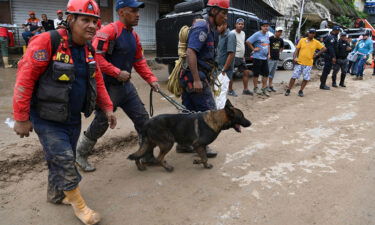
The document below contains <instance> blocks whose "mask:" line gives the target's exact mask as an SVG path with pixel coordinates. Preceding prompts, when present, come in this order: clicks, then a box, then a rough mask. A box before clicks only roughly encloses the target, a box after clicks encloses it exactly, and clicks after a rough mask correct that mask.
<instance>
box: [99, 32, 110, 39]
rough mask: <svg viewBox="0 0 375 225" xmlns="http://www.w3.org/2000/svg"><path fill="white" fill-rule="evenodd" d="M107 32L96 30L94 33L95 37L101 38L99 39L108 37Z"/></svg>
mask: <svg viewBox="0 0 375 225" xmlns="http://www.w3.org/2000/svg"><path fill="white" fill-rule="evenodd" d="M108 36H109V35H108V34H107V33H104V32H98V33H97V34H96V37H97V38H101V39H107V38H108Z"/></svg>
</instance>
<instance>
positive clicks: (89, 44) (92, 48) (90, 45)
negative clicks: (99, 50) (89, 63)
mask: <svg viewBox="0 0 375 225" xmlns="http://www.w3.org/2000/svg"><path fill="white" fill-rule="evenodd" d="M87 47H88V49H89V51H90V52H91V54H92V56H94V55H95V48H94V46H92V44H91V42H90V41H87Z"/></svg>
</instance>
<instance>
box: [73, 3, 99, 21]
mask: <svg viewBox="0 0 375 225" xmlns="http://www.w3.org/2000/svg"><path fill="white" fill-rule="evenodd" d="M66 14H75V15H86V16H93V17H97V18H100V9H99V6H98V4H97V3H96V2H95V1H94V0H69V2H68V5H67V7H66Z"/></svg>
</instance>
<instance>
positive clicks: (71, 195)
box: [64, 187, 100, 225]
mask: <svg viewBox="0 0 375 225" xmlns="http://www.w3.org/2000/svg"><path fill="white" fill-rule="evenodd" d="M64 194H65V196H66V200H67V202H69V203H70V204H71V206H72V207H73V210H74V214H75V215H76V216H77V217H78V219H79V220H81V221H82V223H84V224H86V225H94V224H97V223H99V222H100V215H99V213H97V212H95V211H94V210H92V209H90V208H89V207H87V205H86V202H85V200H83V198H82V196H81V192H80V191H79V187H77V188H76V189H73V190H71V191H64Z"/></svg>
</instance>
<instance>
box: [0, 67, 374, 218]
mask: <svg viewBox="0 0 375 225" xmlns="http://www.w3.org/2000/svg"><path fill="white" fill-rule="evenodd" d="M4 71H5V70H1V71H0V73H1V74H3V72H4ZM7 71H9V70H7ZM366 72H367V76H366V77H365V80H363V81H354V80H352V79H351V78H350V77H349V78H348V79H347V86H348V87H347V88H339V89H334V90H332V91H328V92H327V91H321V90H319V89H318V85H319V84H318V82H316V81H314V82H312V83H310V84H309V85H308V87H307V89H306V91H305V95H306V96H305V97H304V98H300V97H297V95H296V93H297V90H298V89H294V90H293V91H292V95H291V96H289V97H285V96H284V95H283V88H284V85H283V84H278V85H277V87H278V89H279V91H278V92H277V93H276V94H272V97H271V98H263V97H258V96H255V97H248V96H240V97H238V98H230V99H231V100H232V103H233V104H234V105H235V106H236V107H238V108H240V109H242V110H243V111H244V113H245V115H246V117H247V118H249V119H250V120H251V121H252V123H253V125H252V126H251V127H250V128H248V129H243V130H242V133H241V134H239V133H236V132H235V131H234V130H229V131H225V132H223V133H222V134H221V135H220V136H219V138H218V139H217V140H216V141H215V142H214V143H213V144H212V148H214V149H215V150H216V151H218V152H219V155H218V157H217V158H216V159H210V163H212V164H213V165H214V168H213V169H211V170H207V169H203V168H202V167H201V166H198V165H193V163H192V162H193V158H194V155H190V154H177V153H175V152H174V151H171V152H170V153H169V154H168V155H167V157H166V159H167V160H168V162H169V163H170V164H171V165H173V166H174V167H175V170H174V172H173V173H168V172H166V171H165V170H164V169H162V168H158V167H151V168H148V170H147V171H144V172H139V171H138V170H137V169H136V167H135V165H134V163H133V162H131V161H129V160H127V159H126V157H127V156H128V155H129V154H130V153H132V152H134V151H136V150H137V142H136V136H135V134H134V128H133V127H132V124H131V122H130V121H129V119H128V118H126V116H124V114H123V113H122V112H117V113H116V114H117V115H118V117H119V126H118V127H117V128H116V129H115V130H111V131H109V132H107V133H106V135H105V136H104V137H103V138H102V139H101V140H100V142H99V144H98V146H97V148H96V149H95V153H94V155H93V156H91V158H90V160H91V161H93V162H94V163H95V164H96V166H97V168H98V170H97V171H96V172H94V173H89V174H88V173H87V174H86V173H85V174H83V181H82V183H81V190H82V192H83V195H84V197H85V198H86V201H87V203H88V204H89V206H90V207H92V208H93V209H96V210H97V211H99V212H100V213H101V214H102V217H103V221H102V222H101V224H111V225H117V224H118V225H120V224H131V225H133V224H134V225H154V224H155V225H161V224H163V225H172V224H173V225H174V224H176V225H177V224H178V225H184V224H187V225H188V224H189V225H190V224H196V225H201V224H202V225H203V224H208V225H211V224H212V225H220V224H233V225H236V224H262V225H281V224H282V225H283V224H288V225H304V224H309V225H310V224H319V225H338V224H340V225H365V224H369V225H372V224H375V203H374V202H375V197H374V195H373V193H374V192H373V189H374V186H375V164H374V163H373V161H374V159H375V140H374V138H373V137H374V136H375V128H374V125H375V113H374V108H375V102H374V94H375V79H373V78H372V77H371V75H370V74H371V71H366ZM4 73H5V72H4ZM11 73H12V72H6V76H8V77H6V78H4V77H0V85H1V90H0V91H1V93H2V94H1V97H0V99H1V100H0V120H1V121H0V122H1V125H0V128H1V136H0V218H1V219H0V224H4V225H5V224H7V225H8V224H11V225H21V224H37V225H50V224H54V225H55V224H56V225H60V224H61V225H63V224H77V225H78V224H80V222H79V221H78V220H77V219H76V218H75V217H74V216H73V213H72V209H71V208H70V207H69V206H64V205H53V204H50V203H47V202H46V177H47V170H46V166H45V163H44V161H43V154H42V151H41V147H40V144H39V143H38V140H37V137H36V135H35V134H33V135H32V136H31V137H30V138H27V139H18V138H17V137H16V136H15V135H14V134H13V133H12V131H11V130H10V129H9V128H7V127H6V125H5V124H3V121H4V120H5V118H6V117H10V116H11V115H10V111H11V110H10V109H11V105H10V104H11V97H10V95H11V91H12V90H11V89H12V86H13V82H14V79H13V77H10V76H11V75H10V74H11ZM156 73H158V75H163V74H165V69H164V70H159V71H156ZM315 73H316V72H315ZM278 75H279V78H278V80H277V81H278V83H280V82H281V81H286V80H288V79H289V78H290V75H291V72H288V71H282V72H279V73H278ZM133 77H134V79H133V82H134V83H135V84H136V86H137V88H138V90H139V93H140V95H141V97H142V99H143V100H144V102H145V103H146V106H147V107H148V94H149V89H148V87H147V88H145V86H144V83H143V82H142V81H141V80H140V79H139V78H136V76H133ZM164 77H165V76H164ZM12 79H13V80H12ZM316 79H317V78H315V80H316ZM164 87H165V86H164ZM235 87H236V90H237V92H241V84H240V83H239V82H237V83H236V84H235ZM164 89H165V88H164ZM3 93H5V94H3ZM154 105H155V113H156V114H160V113H166V112H175V110H174V108H173V107H172V106H171V105H170V104H168V103H167V102H166V101H165V100H164V99H161V97H160V96H157V95H155V100H154ZM91 120H92V118H89V119H84V121H83V124H84V125H83V128H85V127H87V126H88V124H89V122H90V121H91Z"/></svg>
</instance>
